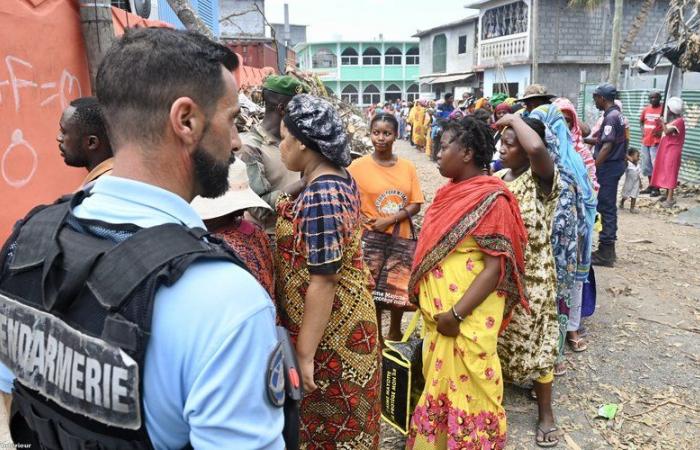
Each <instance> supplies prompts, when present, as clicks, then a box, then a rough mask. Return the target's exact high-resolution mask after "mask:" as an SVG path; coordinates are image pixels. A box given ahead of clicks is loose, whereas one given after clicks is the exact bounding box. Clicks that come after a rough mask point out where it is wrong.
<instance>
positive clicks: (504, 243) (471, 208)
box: [408, 176, 528, 328]
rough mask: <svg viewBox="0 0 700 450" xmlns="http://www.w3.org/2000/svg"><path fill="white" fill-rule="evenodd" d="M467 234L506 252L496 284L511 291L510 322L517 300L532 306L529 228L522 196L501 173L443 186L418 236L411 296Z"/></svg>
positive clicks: (491, 250) (496, 252) (488, 249)
mask: <svg viewBox="0 0 700 450" xmlns="http://www.w3.org/2000/svg"><path fill="white" fill-rule="evenodd" d="M467 236H471V237H472V238H473V239H474V240H475V241H476V243H477V244H478V245H479V247H481V249H482V251H483V252H484V253H487V254H489V255H492V256H501V257H502V258H501V279H500V280H499V281H498V285H497V287H496V289H497V290H498V292H499V293H502V294H505V295H506V308H505V312H504V320H503V328H505V327H506V325H507V324H508V322H509V320H510V317H511V313H512V311H513V308H514V307H515V306H517V305H518V304H520V305H522V306H523V307H524V308H525V309H528V303H527V299H526V296H525V290H524V287H523V276H524V272H525V258H524V253H525V245H526V244H527V231H526V230H525V225H524V224H523V220H522V218H521V217H520V208H519V207H518V201H517V200H516V199H515V197H514V196H513V194H512V193H511V192H510V191H509V190H508V188H507V187H506V185H505V183H504V182H503V181H502V180H500V179H498V178H496V177H490V176H476V177H472V178H470V179H468V180H465V181H462V182H459V183H453V182H449V183H447V184H446V185H444V186H442V187H441V188H440V189H438V191H437V193H436V194H435V200H433V203H432V205H430V208H428V211H427V212H426V213H425V218H424V220H423V225H422V227H421V232H420V235H419V236H418V244H417V246H416V252H415V255H414V259H413V269H412V271H411V272H412V273H411V279H410V281H409V285H408V288H409V293H410V295H411V301H412V302H414V303H418V299H417V298H416V296H417V294H418V283H420V281H421V280H422V279H423V277H424V276H425V275H426V274H427V273H428V272H429V271H430V270H432V269H433V268H434V267H435V266H436V265H437V264H438V263H440V262H441V261H442V260H443V259H445V257H447V256H448V255H449V254H450V253H452V252H453V251H454V249H455V248H456V247H457V246H458V245H459V243H460V242H462V241H463V240H464V239H465V238H466V237H467Z"/></svg>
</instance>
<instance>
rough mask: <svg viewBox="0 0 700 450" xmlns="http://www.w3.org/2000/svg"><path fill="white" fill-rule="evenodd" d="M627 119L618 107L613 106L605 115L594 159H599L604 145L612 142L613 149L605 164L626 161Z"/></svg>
mask: <svg viewBox="0 0 700 450" xmlns="http://www.w3.org/2000/svg"><path fill="white" fill-rule="evenodd" d="M625 140H626V138H625V117H624V116H623V115H622V113H621V112H620V108H618V107H617V106H611V107H610V108H608V109H607V110H606V111H605V114H603V124H602V125H601V126H600V136H599V137H598V143H597V144H596V146H595V150H594V151H593V157H594V158H596V159H597V158H598V154H600V149H601V148H602V147H603V144H605V143H607V142H612V144H613V148H612V150H610V153H609V154H608V158H607V159H606V160H605V162H614V161H622V160H623V159H625Z"/></svg>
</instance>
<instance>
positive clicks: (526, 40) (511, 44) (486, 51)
mask: <svg viewBox="0 0 700 450" xmlns="http://www.w3.org/2000/svg"><path fill="white" fill-rule="evenodd" d="M529 56H530V35H529V33H520V34H514V35H511V36H503V37H499V38H494V39H486V40H483V41H481V42H480V43H479V65H480V66H482V65H492V64H497V62H498V61H499V60H500V62H501V63H508V62H514V61H522V60H524V59H527V58H528V57H529Z"/></svg>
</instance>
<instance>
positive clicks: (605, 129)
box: [603, 125, 612, 135]
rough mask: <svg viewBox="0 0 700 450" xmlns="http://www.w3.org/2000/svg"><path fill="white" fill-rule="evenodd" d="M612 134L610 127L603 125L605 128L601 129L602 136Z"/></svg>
mask: <svg viewBox="0 0 700 450" xmlns="http://www.w3.org/2000/svg"><path fill="white" fill-rule="evenodd" d="M610 133H612V125H605V128H603V134H605V135H608V134H610Z"/></svg>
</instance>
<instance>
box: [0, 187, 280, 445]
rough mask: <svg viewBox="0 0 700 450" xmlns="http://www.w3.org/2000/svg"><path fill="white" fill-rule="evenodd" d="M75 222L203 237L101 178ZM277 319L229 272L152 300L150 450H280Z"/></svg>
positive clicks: (154, 201)
mask: <svg viewBox="0 0 700 450" xmlns="http://www.w3.org/2000/svg"><path fill="white" fill-rule="evenodd" d="M73 213H74V215H75V216H76V217H78V218H80V219H92V220H100V221H103V222H107V223H110V224H125V223H132V224H135V225H137V226H139V227H142V228H148V227H154V226H157V225H161V224H166V223H178V224H183V225H185V226H187V227H191V228H192V227H200V228H205V227H204V223H203V222H202V220H201V219H200V218H199V216H198V215H197V213H196V212H195V211H194V210H193V209H192V208H191V207H190V205H189V204H188V203H187V202H185V201H184V200H183V199H182V198H180V197H178V196H177V195H175V194H173V193H171V192H169V191H166V190H163V189H160V188H158V187H155V186H152V185H149V184H144V183H140V182H137V181H133V180H128V179H124V178H118V177H113V176H107V177H102V178H100V179H99V180H98V181H97V182H96V183H95V185H94V187H93V189H92V194H91V195H90V196H89V197H88V198H86V199H85V200H84V201H83V202H82V203H81V204H80V205H79V206H77V207H76V208H75V209H74V211H73ZM115 276H118V274H115ZM274 316H275V311H274V306H273V305H272V302H271V301H270V298H269V297H268V295H267V293H266V292H265V290H264V289H263V288H262V287H261V286H260V284H258V282H257V281H256V280H255V279H254V278H253V277H252V276H251V275H250V274H249V273H247V272H246V271H245V270H243V269H242V268H240V267H238V266H236V265H235V264H233V263H230V262H224V261H200V262H195V263H193V264H192V265H191V266H190V267H189V268H188V269H187V271H186V272H185V273H184V274H183V275H182V277H181V278H180V279H179V280H178V281H177V282H176V283H174V284H173V285H172V286H170V287H166V286H163V287H161V288H160V289H159V290H158V291H157V293H156V296H155V305H154V309H153V321H152V334H151V337H150V340H149V342H148V347H147V351H146V362H145V368H144V380H143V386H144V387H143V392H144V394H143V395H144V408H145V412H144V415H145V423H146V429H147V431H148V435H149V437H150V439H151V442H152V443H153V445H154V446H155V448H156V449H180V448H183V447H184V446H185V445H186V444H187V443H188V442H189V443H190V444H191V445H192V447H194V448H196V449H222V448H231V449H282V448H284V441H283V438H282V427H283V425H284V417H283V411H282V409H281V408H276V407H274V406H273V405H272V404H271V402H270V401H269V400H268V398H267V393H266V388H267V385H266V371H267V366H268V359H269V357H270V354H271V353H272V351H273V349H274V348H275V347H276V345H277V334H276V330H275V323H274ZM13 378H14V377H13V375H12V373H11V372H10V371H9V370H8V369H7V368H6V367H4V366H1V365H0V389H1V390H2V391H4V392H7V393H9V392H11V390H12V381H13Z"/></svg>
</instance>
